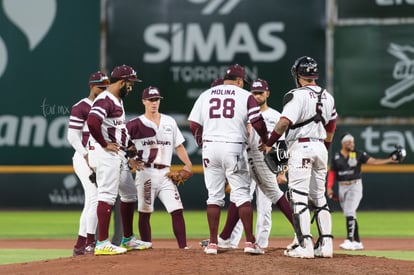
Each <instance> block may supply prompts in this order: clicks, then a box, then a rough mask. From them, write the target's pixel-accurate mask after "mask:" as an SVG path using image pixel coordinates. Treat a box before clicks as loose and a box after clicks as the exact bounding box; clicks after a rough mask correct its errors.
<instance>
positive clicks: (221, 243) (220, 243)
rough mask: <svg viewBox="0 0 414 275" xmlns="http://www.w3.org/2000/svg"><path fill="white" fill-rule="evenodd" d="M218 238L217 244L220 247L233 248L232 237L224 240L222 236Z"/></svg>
mask: <svg viewBox="0 0 414 275" xmlns="http://www.w3.org/2000/svg"><path fill="white" fill-rule="evenodd" d="M217 240H218V242H217V246H218V247H219V248H223V249H228V248H231V244H230V239H227V240H223V239H222V238H220V236H217Z"/></svg>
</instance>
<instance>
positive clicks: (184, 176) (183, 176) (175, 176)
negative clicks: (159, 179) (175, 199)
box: [167, 169, 193, 186]
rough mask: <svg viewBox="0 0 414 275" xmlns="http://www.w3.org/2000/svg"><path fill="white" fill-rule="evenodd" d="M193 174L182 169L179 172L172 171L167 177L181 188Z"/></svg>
mask: <svg viewBox="0 0 414 275" xmlns="http://www.w3.org/2000/svg"><path fill="white" fill-rule="evenodd" d="M192 175H193V173H191V172H188V171H187V170H184V169H180V170H178V171H170V172H168V174H167V177H169V178H170V179H171V180H172V181H173V182H174V184H175V185H177V186H180V185H181V184H184V182H185V181H186V180H188V179H189V178H190V177H191V176H192Z"/></svg>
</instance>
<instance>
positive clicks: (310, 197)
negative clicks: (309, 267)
mask: <svg viewBox="0 0 414 275" xmlns="http://www.w3.org/2000/svg"><path fill="white" fill-rule="evenodd" d="M291 72H292V76H293V78H294V80H295V83H296V86H297V88H296V89H293V90H291V91H289V92H288V93H286V94H285V96H284V99H283V103H284V106H283V111H282V115H281V118H280V120H279V121H278V122H277V124H276V126H275V128H274V130H273V132H272V134H271V136H270V138H269V140H268V142H267V143H266V152H268V151H270V147H269V146H272V145H273V144H274V143H275V142H276V141H277V140H278V139H279V138H280V137H281V136H282V135H283V134H284V133H286V143H287V145H288V152H289V160H288V169H289V183H288V187H289V195H290V202H291V205H292V208H293V213H294V214H293V220H294V224H295V231H296V235H297V238H298V241H299V244H298V245H295V246H293V247H292V248H291V249H287V250H285V252H284V254H285V255H286V256H289V257H297V258H314V257H315V256H317V257H324V258H331V257H332V256H333V247H332V238H333V237H332V235H331V232H332V218H331V213H330V211H329V207H328V204H327V202H326V198H325V178H326V173H327V164H328V148H329V145H330V144H331V142H332V138H333V134H334V131H335V128H336V118H337V113H336V109H335V102H334V98H333V97H332V96H331V95H330V94H329V93H328V92H327V91H326V90H325V89H323V88H322V87H320V86H318V85H317V84H316V82H315V80H316V79H318V77H319V72H318V64H317V63H316V61H315V60H314V59H313V58H311V57H308V56H303V57H300V58H298V59H297V60H296V61H295V63H294V64H293V66H292V69H291ZM309 203H310V204H311V205H310V206H311V207H312V208H313V209H314V214H315V217H316V224H317V226H318V232H319V238H318V240H317V242H316V244H315V247H314V244H313V240H312V235H311V230H310V225H311V218H310V210H309V205H308V204H309Z"/></svg>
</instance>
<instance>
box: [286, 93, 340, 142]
mask: <svg viewBox="0 0 414 275" xmlns="http://www.w3.org/2000/svg"><path fill="white" fill-rule="evenodd" d="M321 92H322V95H321V103H322V117H323V118H324V120H325V124H327V123H328V122H329V121H331V120H335V119H336V118H337V113H336V108H335V102H334V98H333V97H332V95H331V94H329V93H328V92H327V91H326V90H323V91H322V88H321V87H319V86H316V85H315V86H306V87H301V88H298V89H294V90H292V91H289V92H288V93H287V94H286V95H285V97H286V96H288V97H291V99H290V100H289V101H288V102H287V103H286V104H285V106H284V107H283V111H282V117H285V118H287V119H288V120H289V121H290V122H291V123H292V125H295V124H298V123H301V122H304V121H306V120H308V119H309V118H311V117H313V116H314V115H315V114H316V104H317V102H318V94H319V93H321ZM289 94H291V95H289ZM324 126H325V125H324V124H323V123H315V122H313V121H312V122H310V123H308V124H306V125H304V126H301V127H298V128H296V129H289V131H288V133H287V135H286V140H287V141H288V142H289V141H294V140H297V139H298V138H315V139H325V138H326V130H325V128H324Z"/></svg>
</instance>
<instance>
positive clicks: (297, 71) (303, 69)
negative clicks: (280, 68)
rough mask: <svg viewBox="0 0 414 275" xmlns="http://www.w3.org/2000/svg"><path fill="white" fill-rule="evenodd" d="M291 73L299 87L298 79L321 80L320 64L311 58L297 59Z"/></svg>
mask: <svg viewBox="0 0 414 275" xmlns="http://www.w3.org/2000/svg"><path fill="white" fill-rule="evenodd" d="M290 71H291V73H292V76H293V79H294V80H295V83H296V85H297V86H298V87H299V83H298V77H302V78H305V79H318V78H319V70H318V63H317V62H316V61H315V59H313V58H312V57H309V56H302V57H299V58H298V59H296V61H295V63H294V64H293V66H292V69H291V70H290Z"/></svg>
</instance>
